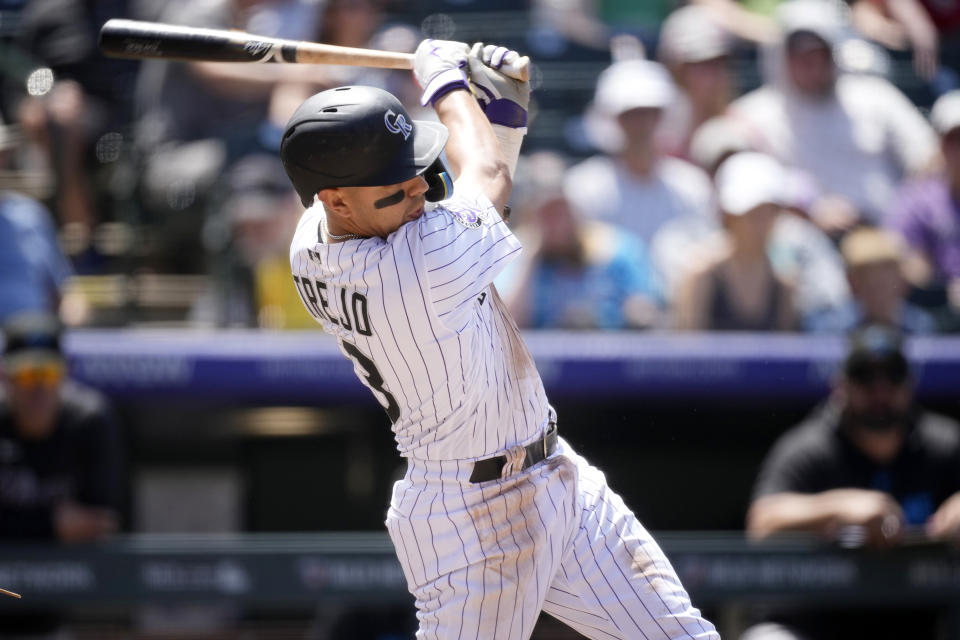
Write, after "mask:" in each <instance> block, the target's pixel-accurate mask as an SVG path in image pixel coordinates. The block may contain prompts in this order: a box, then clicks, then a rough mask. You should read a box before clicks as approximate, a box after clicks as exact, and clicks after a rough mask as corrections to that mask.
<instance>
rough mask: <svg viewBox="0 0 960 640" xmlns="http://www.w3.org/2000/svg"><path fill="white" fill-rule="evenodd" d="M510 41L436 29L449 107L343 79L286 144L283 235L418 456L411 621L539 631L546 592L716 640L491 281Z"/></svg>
mask: <svg viewBox="0 0 960 640" xmlns="http://www.w3.org/2000/svg"><path fill="white" fill-rule="evenodd" d="M516 55H517V54H516V53H515V52H513V51H508V50H507V49H505V48H503V47H495V46H492V45H487V46H483V45H481V44H477V45H474V47H473V48H472V49H471V48H470V47H468V46H467V45H466V44H463V43H459V42H449V41H437V40H426V41H424V42H422V43H421V44H420V46H419V47H418V49H417V52H416V57H415V70H414V73H415V77H416V79H417V81H418V83H419V84H420V86H421V87H422V88H423V95H422V102H423V104H424V105H426V104H432V105H433V108H434V109H435V110H436V113H437V116H438V117H439V120H440V123H442V124H440V123H434V122H425V121H424V122H421V121H413V120H411V119H410V117H409V116H408V115H407V112H406V110H405V109H404V107H403V106H402V105H401V104H400V102H399V101H398V100H397V99H396V98H395V97H394V96H392V95H391V94H389V93H387V92H385V91H382V90H379V89H375V88H372V87H361V86H350V87H340V88H337V89H331V90H328V91H323V92H321V93H318V94H316V95H314V96H312V97H311V98H309V99H308V100H306V101H305V102H304V103H303V104H302V105H301V106H300V108H299V109H298V110H297V111H296V113H294V115H293V117H292V118H291V120H290V122H289V123H288V125H287V128H286V130H285V132H284V135H283V140H282V143H281V157H282V160H283V164H284V167H285V169H286V170H287V174H288V175H289V177H290V179H291V181H292V182H293V185H294V187H295V188H296V190H297V192H298V193H299V195H300V197H301V199H302V200H303V204H304V206H306V207H308V209H307V211H306V212H305V213H304V215H303V217H302V219H301V220H300V224H299V226H298V228H297V231H296V233H295V235H294V239H293V244H292V247H291V250H290V260H291V265H292V269H293V277H294V281H295V283H296V286H297V289H298V291H299V292H300V295H301V297H302V299H303V303H304V305H305V306H306V307H307V309H308V310H309V311H310V313H311V314H312V315H313V316H314V317H315V318H316V320H317V321H318V322H319V323H320V324H321V325H322V326H323V328H324V330H326V331H327V332H329V333H331V334H333V335H334V336H336V338H337V340H338V342H339V344H340V348H341V350H342V351H343V354H344V355H345V356H346V357H347V358H349V359H350V360H352V361H353V364H354V371H355V372H356V374H357V376H358V377H359V378H360V380H361V381H362V382H363V384H365V385H366V386H367V387H369V388H370V390H371V391H372V392H373V394H374V396H375V397H376V398H377V400H379V402H380V403H381V404H382V405H383V407H384V409H386V412H387V415H388V416H389V418H390V420H391V422H392V425H393V426H392V429H393V432H394V434H395V436H396V441H397V448H398V449H399V451H400V454H401V455H402V456H404V457H405V458H406V459H407V472H406V475H405V477H404V478H403V479H402V480H400V481H399V482H397V483H396V485H395V486H394V490H393V496H392V499H391V503H390V508H389V511H388V514H387V521H386V524H387V529H388V530H389V533H390V537H391V539H392V540H393V544H394V545H395V547H396V551H397V555H398V557H399V560H400V563H401V565H402V566H403V571H404V574H405V576H406V579H407V583H408V586H409V589H410V591H411V593H412V594H413V595H414V596H415V598H416V606H417V618H418V620H419V631H418V633H417V637H418V638H464V639H465V638H477V639H479V638H503V639H507V638H509V639H511V640H513V639H518V638H528V637H529V636H530V635H531V633H532V631H533V628H534V625H535V623H536V621H537V618H538V615H539V613H540V611H541V610H542V611H546V612H548V613H550V614H551V615H553V616H554V617H556V618H558V619H559V620H561V621H563V622H564V623H566V624H568V625H569V626H571V627H573V628H574V629H576V630H577V631H578V632H579V633H581V634H583V635H585V636H587V637H589V638H604V639H607V638H630V639H636V638H647V639H650V640H659V639H663V638H710V639H718V638H719V635H718V634H717V632H716V630H715V629H714V626H713V625H712V624H711V623H710V622H708V621H707V620H705V619H704V618H703V617H702V616H701V615H700V612H699V611H698V610H697V609H696V608H694V607H693V606H692V605H691V603H690V598H689V597H688V595H687V593H686V592H685V591H684V589H683V587H682V585H681V584H680V581H679V580H678V579H677V576H676V574H675V572H674V570H673V568H672V567H671V565H670V563H669V561H668V560H667V558H666V557H665V556H664V554H663V553H662V552H661V550H660V548H659V547H658V546H657V544H656V542H655V541H654V540H653V538H652V537H651V536H650V534H649V533H647V531H646V530H645V529H644V528H643V526H642V525H641V524H640V522H639V521H638V520H637V519H636V517H634V515H633V513H631V512H630V510H629V509H627V507H626V506H625V505H624V503H623V501H622V500H621V499H620V498H619V497H618V496H617V495H616V494H614V493H613V492H612V491H611V490H610V489H609V488H608V487H607V485H606V481H605V479H604V476H603V474H602V473H600V472H599V471H598V470H597V469H595V468H594V467H591V466H590V465H589V464H588V463H587V462H586V461H585V460H584V459H583V458H582V457H580V456H579V455H577V453H576V452H574V451H573V449H572V448H571V447H570V445H569V444H568V443H566V442H565V441H564V440H563V438H560V437H559V436H558V434H557V424H556V415H555V413H554V411H553V409H552V407H551V406H550V404H549V403H548V401H547V397H546V394H545V393H544V389H543V385H542V383H541V381H540V376H539V374H538V373H537V371H536V368H535V366H534V362H533V359H532V358H531V356H530V353H529V351H528V350H527V348H526V346H525V344H524V342H523V340H522V338H521V337H520V334H519V332H518V330H517V327H516V325H515V324H514V322H513V320H512V319H511V318H510V316H509V315H508V313H507V312H506V311H505V307H504V305H503V303H502V302H501V300H500V298H499V296H498V295H497V292H496V289H495V288H494V287H493V286H492V284H491V283H492V282H493V280H494V277H495V276H496V275H497V273H498V272H499V271H500V270H501V269H502V268H503V267H504V266H505V265H506V264H507V263H508V262H509V261H510V260H512V259H514V258H515V257H516V256H517V254H518V253H519V251H520V250H521V247H520V243H519V242H518V241H517V239H516V238H515V237H514V235H513V234H512V233H511V232H510V229H509V228H508V227H507V225H506V223H505V222H504V220H503V216H502V212H503V211H504V209H505V205H506V201H507V197H508V195H509V193H510V188H511V178H510V176H511V173H512V171H513V167H514V165H515V163H516V159H517V156H518V154H519V149H520V143H521V140H522V138H523V134H524V133H525V132H526V129H525V127H526V115H527V114H526V109H527V103H528V99H529V93H530V89H529V85H528V84H527V83H520V82H518V81H515V80H512V79H510V78H507V77H506V76H505V75H501V74H500V73H499V72H498V71H497V68H499V67H500V66H501V65H502V64H503V63H504V62H505V61H510V60H513V59H515V57H516ZM444 149H446V158H447V160H448V162H449V163H450V165H451V166H452V169H453V172H454V174H455V175H456V176H457V178H456V181H455V182H454V183H453V185H454V187H455V188H454V189H453V193H452V195H450V193H449V190H450V186H451V185H450V183H449V181H448V179H447V178H446V177H445V173H444V172H443V166H442V162H441V161H440V160H439V158H440V153H441V151H443V150H444ZM428 199H431V200H437V199H439V200H440V202H439V203H437V204H436V205H432V204H431V205H428V204H427V200H428Z"/></svg>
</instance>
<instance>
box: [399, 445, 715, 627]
mask: <svg viewBox="0 0 960 640" xmlns="http://www.w3.org/2000/svg"><path fill="white" fill-rule="evenodd" d="M471 471H472V464H470V463H458V462H457V461H449V462H425V461H421V460H413V461H410V463H409V465H408V469H407V474H406V476H405V477H404V479H403V480H401V481H399V482H397V483H396V485H395V486H394V490H393V499H392V501H391V505H390V509H389V511H388V514H387V529H388V531H389V532H390V537H391V539H392V540H393V544H394V546H395V547H396V550H397V556H398V557H399V559H400V564H401V565H402V566H403V571H404V574H405V576H406V579H407V585H408V588H409V589H410V592H411V593H412V594H413V595H414V597H415V598H416V604H417V618H418V619H419V622H420V628H419V631H418V632H417V638H420V639H423V640H427V639H430V640H434V639H436V640H441V639H442V640H448V639H450V638H459V639H462V640H467V639H470V640H479V639H481V638H482V639H484V640H494V639H496V640H501V639H502V640H507V639H509V640H525V639H526V638H529V637H530V634H531V633H533V628H534V625H535V624H536V621H537V617H538V615H539V613H540V611H541V610H543V611H546V612H547V613H549V614H550V615H552V616H554V617H555V618H557V619H558V620H560V621H562V622H564V623H565V624H567V625H569V626H570V627H572V628H574V629H575V630H576V631H578V632H579V633H581V634H582V635H584V636H586V637H588V638H594V639H609V638H622V639H629V640H637V639H645V640H663V639H675V638H696V639H698V640H701V639H703V640H707V639H709V640H719V638H720V636H719V635H718V634H717V632H716V630H715V628H714V626H713V625H712V624H711V623H710V622H708V621H707V620H705V619H704V618H703V617H702V616H701V615H700V612H699V611H698V610H697V609H696V608H694V607H693V606H692V604H691V603H690V598H689V596H688V595H687V593H686V591H685V590H684V589H683V586H682V585H681V584H680V581H679V579H678V578H677V575H676V573H675V572H674V570H673V567H672V566H671V565H670V563H669V561H668V560H667V558H666V556H664V554H663V552H662V551H661V550H660V547H659V546H658V545H657V543H656V542H655V541H654V540H653V538H652V537H651V536H650V534H649V533H647V531H646V529H644V527H643V526H642V525H641V524H640V522H639V521H638V520H637V519H636V517H635V516H634V515H633V513H632V512H631V511H630V510H629V509H627V508H626V506H625V505H624V503H623V501H622V500H621V499H620V497H619V496H617V495H616V494H615V493H613V491H611V490H610V489H609V488H608V487H607V484H606V480H605V478H604V476H603V474H602V473H601V472H600V471H598V470H597V469H596V468H594V467H591V466H590V465H589V464H588V463H587V462H586V461H585V460H584V459H583V458H582V457H580V456H579V455H577V454H576V453H574V452H573V451H572V449H571V448H570V446H569V445H568V444H567V443H566V442H564V441H563V439H562V438H561V439H560V443H559V446H558V450H557V452H556V453H555V454H554V455H553V456H551V457H550V458H549V459H547V460H546V461H544V462H541V463H539V464H536V465H534V466H532V467H530V468H529V469H527V470H526V471H523V472H521V473H519V474H515V475H513V476H510V477H508V478H506V479H503V480H493V481H490V482H482V483H479V484H470V482H469V480H468V478H469V476H470V473H471Z"/></svg>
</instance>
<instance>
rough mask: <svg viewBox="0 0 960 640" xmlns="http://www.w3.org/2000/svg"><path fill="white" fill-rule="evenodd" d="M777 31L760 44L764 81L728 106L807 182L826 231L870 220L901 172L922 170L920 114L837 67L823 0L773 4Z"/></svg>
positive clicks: (838, 36)
mask: <svg viewBox="0 0 960 640" xmlns="http://www.w3.org/2000/svg"><path fill="white" fill-rule="evenodd" d="M778 18H779V21H780V24H781V26H782V29H783V38H782V42H780V43H779V44H778V45H777V46H776V47H773V48H771V49H770V51H769V61H768V65H767V66H768V69H767V71H768V73H769V74H770V77H769V78H768V80H767V83H766V84H765V85H764V86H762V87H760V88H759V89H757V90H755V91H753V92H751V93H749V94H747V95H746V96H743V97H742V98H739V99H738V100H736V101H735V102H734V103H733V104H732V105H731V112H732V113H734V114H735V115H736V116H738V117H740V118H742V119H743V121H744V122H746V123H749V124H750V125H751V126H752V127H754V129H755V131H756V133H757V134H759V135H760V136H761V139H762V146H761V148H762V149H763V150H766V151H769V152H770V153H772V154H773V155H774V156H775V157H777V158H778V159H779V160H780V161H781V162H783V163H784V164H785V165H787V166H790V167H796V168H798V169H801V170H803V171H804V172H806V173H807V174H809V175H810V176H812V177H813V178H814V179H815V180H816V186H817V189H818V190H819V194H820V195H819V198H818V199H817V200H816V201H815V202H814V203H813V204H812V205H811V208H810V212H809V213H810V216H811V219H812V220H813V221H814V222H816V223H817V224H818V225H819V226H821V227H822V228H823V229H824V230H826V231H827V232H828V233H830V234H831V235H839V234H842V233H843V232H845V231H847V230H849V229H851V228H853V227H854V226H855V225H856V224H857V223H859V222H863V221H867V222H874V223H876V222H879V221H881V219H882V215H883V212H884V211H885V210H886V207H887V203H888V202H889V200H890V198H891V197H892V196H893V194H894V193H895V191H896V189H897V187H898V185H899V183H900V181H901V180H902V179H903V178H904V176H905V175H908V174H911V173H918V172H921V171H923V170H926V169H928V168H929V167H930V166H931V165H932V162H933V161H934V159H935V153H936V148H935V147H936V145H935V137H934V135H933V132H932V130H931V129H930V127H929V125H928V124H927V123H926V121H925V120H924V118H923V116H922V115H921V114H920V112H919V111H918V110H917V109H916V107H914V106H913V105H912V104H911V103H910V102H909V101H908V100H907V98H906V97H905V96H904V95H903V94H902V93H900V91H898V90H897V89H896V88H895V87H894V86H893V85H892V84H890V83H889V82H888V81H886V80H885V79H883V78H880V77H877V76H875V75H866V74H854V73H840V72H839V70H838V67H837V65H836V64H835V62H834V54H835V53H836V51H837V47H838V46H839V44H840V42H841V40H842V38H843V36H844V29H845V24H844V22H843V19H842V17H841V15H840V14H839V13H838V12H837V11H836V9H835V7H834V5H833V4H831V3H830V2H826V1H825V0H791V1H790V2H787V3H784V4H782V5H780V7H779V10H778Z"/></svg>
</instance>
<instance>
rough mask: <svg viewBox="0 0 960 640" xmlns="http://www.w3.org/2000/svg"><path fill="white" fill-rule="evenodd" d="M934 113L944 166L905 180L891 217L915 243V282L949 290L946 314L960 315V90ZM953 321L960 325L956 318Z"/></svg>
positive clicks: (911, 274)
mask: <svg viewBox="0 0 960 640" xmlns="http://www.w3.org/2000/svg"><path fill="white" fill-rule="evenodd" d="M930 119H931V121H932V122H933V126H934V128H935V129H936V131H937V133H938V134H939V135H940V149H941V151H942V153H943V161H944V172H943V174H942V175H938V176H931V177H929V178H925V179H922V180H916V181H913V182H911V183H908V184H907V185H905V186H904V188H903V189H902V190H901V192H900V194H899V197H898V198H897V199H896V200H895V201H894V205H893V207H892V209H891V210H890V218H889V222H890V226H891V227H892V228H893V229H895V230H896V231H898V232H899V233H900V234H901V235H902V236H903V238H904V239H905V240H906V243H907V246H908V248H909V254H910V255H909V258H908V262H907V277H908V279H909V280H910V282H911V284H913V285H914V286H916V287H919V288H921V289H925V290H930V291H932V292H934V293H936V292H937V291H940V292H943V296H942V297H943V298H945V306H947V307H948V309H947V313H946V314H945V315H946V316H950V315H953V316H954V318H955V317H956V316H957V315H958V314H960V90H957V91H951V92H950V93H947V94H944V95H943V96H941V97H940V98H939V99H938V100H937V102H936V103H934V105H933V110H932V111H931V113H930ZM941 304H943V303H941ZM948 324H953V325H955V326H960V322H957V321H956V320H954V321H953V322H948Z"/></svg>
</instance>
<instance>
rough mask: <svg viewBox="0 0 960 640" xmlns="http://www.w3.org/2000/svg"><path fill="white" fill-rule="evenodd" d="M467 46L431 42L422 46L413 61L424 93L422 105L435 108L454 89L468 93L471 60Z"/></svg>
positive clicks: (424, 42) (429, 40)
mask: <svg viewBox="0 0 960 640" xmlns="http://www.w3.org/2000/svg"><path fill="white" fill-rule="evenodd" d="M469 54H470V47H468V46H467V45H466V44H465V43H463V42H454V41H452V40H433V39H427V40H424V41H422V42H421V43H420V45H419V46H418V47H417V51H416V53H415V54H414V59H413V76H414V78H416V80H417V84H419V85H420V87H421V88H422V89H423V94H422V95H421V96H420V104H421V105H424V106H426V105H427V104H433V103H434V102H436V100H437V98H439V97H440V96H442V95H444V94H446V93H448V92H450V91H453V90H454V89H468V88H469V87H468V86H467V72H466V67H467V56H468V55H469Z"/></svg>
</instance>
